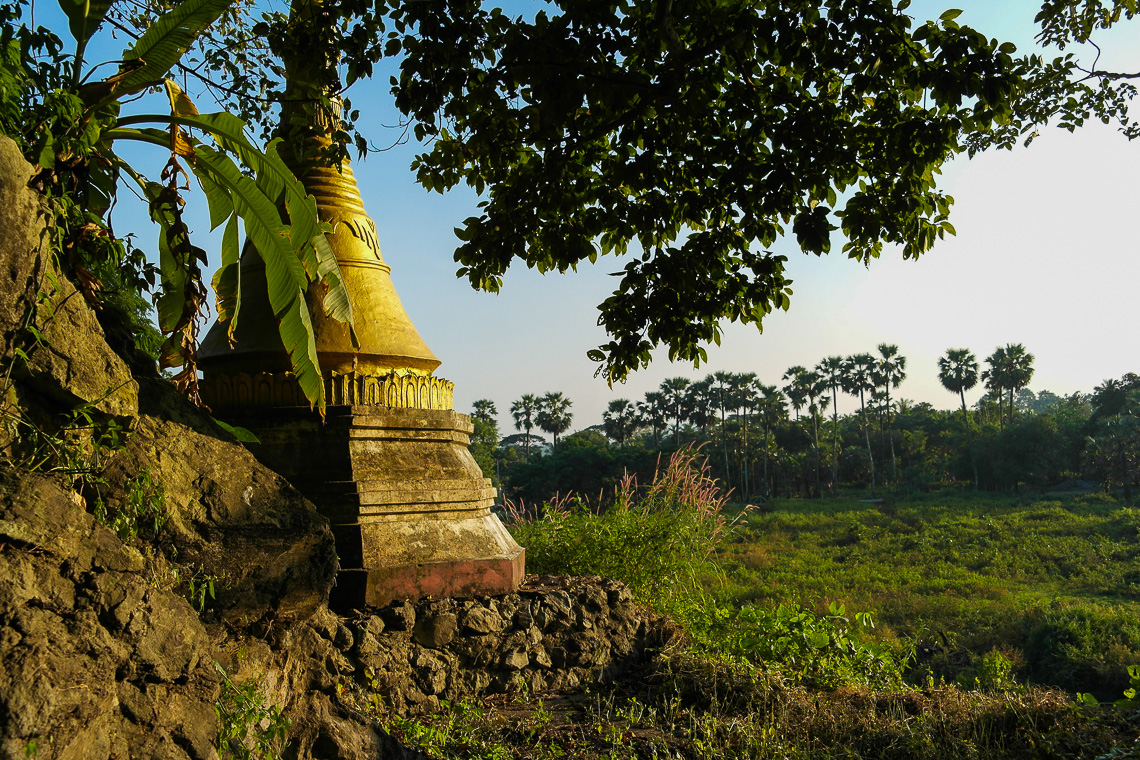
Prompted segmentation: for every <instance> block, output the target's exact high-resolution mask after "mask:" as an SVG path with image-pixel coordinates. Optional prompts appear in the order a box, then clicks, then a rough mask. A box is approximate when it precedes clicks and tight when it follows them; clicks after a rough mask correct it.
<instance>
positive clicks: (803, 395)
mask: <svg viewBox="0 0 1140 760" xmlns="http://www.w3.org/2000/svg"><path fill="white" fill-rule="evenodd" d="M807 374H808V371H807V368H806V367H802V366H800V365H799V364H797V365H796V366H794V367H788V369H787V371H786V372H784V376H783V378H782V379H784V380H787V381H788V384H787V385H785V386H784V393H785V394H786V395H787V397H788V403H790V404H791V405H792V410H793V411H795V413H796V420H797V421H799V419H800V409H801V408H802V407H803V406H804V405H805V404H806V403H807V380H806V379H805V378H806V377H807Z"/></svg>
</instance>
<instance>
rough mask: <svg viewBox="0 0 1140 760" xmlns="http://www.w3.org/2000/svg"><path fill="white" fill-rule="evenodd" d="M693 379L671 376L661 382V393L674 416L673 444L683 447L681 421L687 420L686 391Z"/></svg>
mask: <svg viewBox="0 0 1140 760" xmlns="http://www.w3.org/2000/svg"><path fill="white" fill-rule="evenodd" d="M690 384H691V381H690V380H689V378H687V377H670V378H667V379H666V380H665V381H664V382H663V383H661V388H660V391H661V395H662V396H663V397H664V399H665V405H666V406H667V407H668V408H669V411H670V414H671V416H672V417H673V446H674V447H676V448H680V447H681V423H682V422H684V421H685V401H686V400H687V396H686V394H685V391H686V390H687V389H688V387H689V385H690Z"/></svg>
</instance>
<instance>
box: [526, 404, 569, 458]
mask: <svg viewBox="0 0 1140 760" xmlns="http://www.w3.org/2000/svg"><path fill="white" fill-rule="evenodd" d="M572 403H573V402H571V401H570V399H568V398H566V397H565V396H563V395H562V394H561V393H547V394H546V395H545V396H543V397H542V398H541V399H540V400H539V410H538V416H537V417H536V418H535V422H537V423H538V426H539V427H540V428H542V429H543V430H544V431H546V432H547V433H550V434H551V435H552V436H553V437H554V443H552V444H551V450H553V451H557V450H558V436H559V435H560V434H562V433H565V432H566V431H567V430H569V429H570V421H571V420H572V419H573V418H574V415H572V414H571V413H570V406H571V405H572Z"/></svg>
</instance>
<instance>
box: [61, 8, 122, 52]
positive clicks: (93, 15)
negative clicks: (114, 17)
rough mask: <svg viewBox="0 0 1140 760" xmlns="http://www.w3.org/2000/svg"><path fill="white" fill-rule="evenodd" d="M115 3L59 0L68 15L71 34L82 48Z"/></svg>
mask: <svg viewBox="0 0 1140 760" xmlns="http://www.w3.org/2000/svg"><path fill="white" fill-rule="evenodd" d="M113 3H114V0H59V7H60V8H62V9H63V12H64V14H66V15H67V25H68V28H69V29H70V30H71V36H72V37H74V38H75V41H76V42H77V43H79V48H80V50H82V49H83V48H84V47H86V46H87V41H88V40H90V39H91V35H93V34H95V30H96V29H98V28H99V25H100V24H102V23H103V18H104V17H105V16H106V15H107V10H108V9H109V8H110V7H111V5H112V4H113Z"/></svg>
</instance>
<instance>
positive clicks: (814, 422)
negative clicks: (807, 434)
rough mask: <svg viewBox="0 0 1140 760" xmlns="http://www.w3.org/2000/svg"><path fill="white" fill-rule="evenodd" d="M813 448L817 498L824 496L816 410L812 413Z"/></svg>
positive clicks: (817, 413)
mask: <svg viewBox="0 0 1140 760" xmlns="http://www.w3.org/2000/svg"><path fill="white" fill-rule="evenodd" d="M811 432H812V448H813V452H812V453H813V454H815V478H814V480H815V498H817V499H818V498H820V497H822V496H823V492H822V491H820V488H819V412H818V411H816V410H815V409H813V410H812V413H811Z"/></svg>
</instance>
